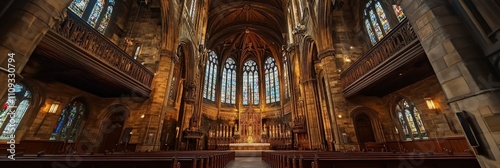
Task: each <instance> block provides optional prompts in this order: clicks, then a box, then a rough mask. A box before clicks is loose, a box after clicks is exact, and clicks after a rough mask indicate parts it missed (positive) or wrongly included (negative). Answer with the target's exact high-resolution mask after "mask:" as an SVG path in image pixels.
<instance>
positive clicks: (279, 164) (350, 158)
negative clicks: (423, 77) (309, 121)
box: [262, 151, 480, 168]
mask: <svg viewBox="0 0 500 168" xmlns="http://www.w3.org/2000/svg"><path fill="white" fill-rule="evenodd" d="M262 159H263V160H264V161H265V162H266V163H268V164H269V165H270V166H271V167H272V168H285V167H287V168H322V167H325V168H327V167H328V168H329V167H336V168H344V167H345V168H365V167H367V168H393V167H394V168H398V167H434V168H452V167H453V168H454V167H457V168H462V167H463V168H475V167H480V166H479V164H478V162H477V160H476V158H475V157H474V156H472V155H446V154H442V153H441V154H432V155H430V154H416V153H390V152H376V153H375V152H348V153H342V152H314V151H300V152H299V151H286V152H263V153H262Z"/></svg>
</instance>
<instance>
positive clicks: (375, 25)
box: [368, 10, 384, 40]
mask: <svg viewBox="0 0 500 168" xmlns="http://www.w3.org/2000/svg"><path fill="white" fill-rule="evenodd" d="M368 13H369V14H370V21H371V23H372V26H373V28H374V30H375V34H376V35H377V38H378V40H380V39H382V37H384V33H382V29H381V28H380V25H379V24H378V19H377V16H376V15H375V13H374V12H373V10H370V11H368Z"/></svg>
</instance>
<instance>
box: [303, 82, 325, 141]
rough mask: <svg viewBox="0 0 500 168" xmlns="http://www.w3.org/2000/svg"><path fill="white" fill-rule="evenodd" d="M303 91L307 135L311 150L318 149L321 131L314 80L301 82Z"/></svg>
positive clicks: (321, 137)
mask: <svg viewBox="0 0 500 168" xmlns="http://www.w3.org/2000/svg"><path fill="white" fill-rule="evenodd" d="M302 87H303V90H304V94H303V95H304V109H305V116H306V120H307V133H308V136H309V144H310V148H311V149H320V148H321V144H322V142H323V136H322V129H321V125H320V123H321V122H320V119H321V118H320V113H321V110H320V109H318V100H317V95H316V94H317V92H316V90H315V87H316V80H315V79H312V78H311V79H307V80H305V81H303V82H302Z"/></svg>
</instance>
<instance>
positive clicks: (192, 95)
mask: <svg viewBox="0 0 500 168" xmlns="http://www.w3.org/2000/svg"><path fill="white" fill-rule="evenodd" d="M184 89H185V90H184V92H185V96H184V101H185V102H186V103H194V102H195V100H196V85H195V84H194V83H193V82H190V83H189V84H188V85H186V87H185V88H184Z"/></svg>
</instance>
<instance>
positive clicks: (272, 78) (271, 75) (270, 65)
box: [264, 57, 280, 103]
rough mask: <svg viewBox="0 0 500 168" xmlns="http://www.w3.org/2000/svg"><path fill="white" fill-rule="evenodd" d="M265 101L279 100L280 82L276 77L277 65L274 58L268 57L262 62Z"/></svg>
mask: <svg viewBox="0 0 500 168" xmlns="http://www.w3.org/2000/svg"><path fill="white" fill-rule="evenodd" d="M264 72H265V85H266V103H274V102H279V101H280V95H279V94H280V83H279V78H278V67H277V66H276V62H275V61H274V58H272V57H269V58H268V59H267V60H266V62H265V64H264Z"/></svg>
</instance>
